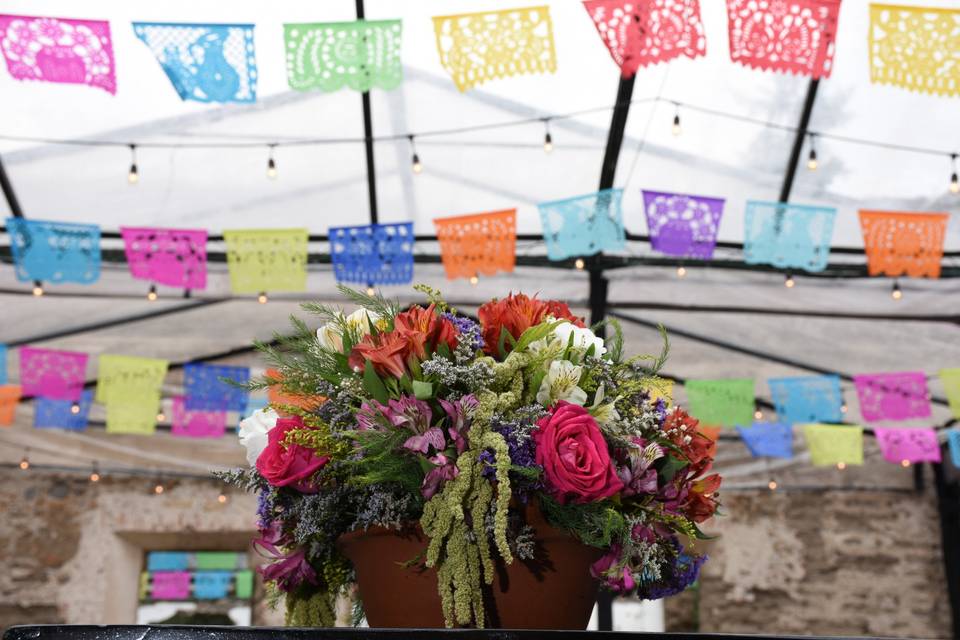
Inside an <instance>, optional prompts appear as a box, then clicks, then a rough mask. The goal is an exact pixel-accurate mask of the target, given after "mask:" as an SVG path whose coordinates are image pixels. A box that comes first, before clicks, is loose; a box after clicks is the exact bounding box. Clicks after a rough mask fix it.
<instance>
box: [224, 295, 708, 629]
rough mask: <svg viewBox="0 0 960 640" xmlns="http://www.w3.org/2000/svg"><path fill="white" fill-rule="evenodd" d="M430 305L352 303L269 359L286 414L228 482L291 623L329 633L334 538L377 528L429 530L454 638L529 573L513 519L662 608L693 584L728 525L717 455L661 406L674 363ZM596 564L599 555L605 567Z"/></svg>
mask: <svg viewBox="0 0 960 640" xmlns="http://www.w3.org/2000/svg"><path fill="white" fill-rule="evenodd" d="M417 289H418V290H419V291H421V292H422V293H424V294H425V295H426V297H427V303H426V304H427V306H425V307H424V306H418V305H415V306H412V307H410V308H408V309H407V310H402V309H401V308H400V306H399V304H398V303H396V302H395V301H390V300H387V299H385V298H383V297H381V296H379V295H376V296H368V295H365V294H363V293H360V292H355V291H352V290H350V289H346V288H343V289H341V290H342V291H343V292H344V293H345V295H346V296H348V298H349V299H350V300H351V302H353V303H354V304H355V305H357V306H358V307H359V308H358V310H357V311H354V312H353V313H350V314H349V315H345V314H344V313H343V312H342V311H341V310H339V309H334V308H330V307H328V306H325V305H321V304H307V305H304V309H305V310H306V311H308V312H311V313H313V314H315V315H317V316H319V318H320V320H321V321H322V322H323V323H324V324H323V326H321V327H320V329H319V330H317V331H316V332H314V331H313V330H312V329H311V328H309V327H308V326H307V324H306V323H304V322H302V321H300V320H297V319H294V320H293V322H294V326H295V329H296V332H295V334H294V335H293V336H287V337H281V336H278V341H277V344H275V345H274V346H268V345H263V344H261V345H258V346H259V347H260V349H261V350H262V351H263V352H264V353H265V354H266V356H267V358H268V359H269V360H270V361H271V364H272V365H273V366H274V367H275V371H277V372H278V373H277V374H274V375H273V376H268V377H266V378H264V379H262V380H259V381H258V382H256V383H254V384H253V386H254V387H258V386H259V387H265V386H278V387H279V389H280V390H282V393H283V395H284V398H285V400H284V401H283V402H280V403H276V404H274V405H272V406H271V407H270V408H267V409H264V410H261V411H258V412H257V413H255V414H254V415H253V416H252V417H250V418H248V419H246V420H244V421H243V423H242V424H241V427H240V441H241V443H242V444H243V446H244V447H246V450H247V460H248V462H249V463H250V465H251V468H250V469H243V470H237V471H235V472H231V473H230V474H224V475H225V479H228V480H231V481H233V482H235V483H237V484H239V485H241V486H243V487H244V488H246V489H248V490H252V491H256V492H257V493H258V495H259V509H258V518H259V527H260V536H259V538H258V539H257V540H255V541H254V545H255V547H256V548H257V549H258V550H259V551H260V552H261V553H262V554H264V555H266V556H267V557H268V558H270V560H271V562H269V563H268V564H266V565H265V566H264V567H263V568H262V569H261V572H262V574H263V576H264V578H265V580H266V582H267V584H268V586H270V587H271V588H272V589H273V590H274V592H275V593H276V594H277V595H278V596H281V595H282V596H285V598H286V606H287V616H288V623H290V624H296V625H300V626H332V623H333V617H334V615H333V612H334V604H335V599H336V597H337V595H338V594H340V593H343V592H344V591H345V590H347V589H348V588H349V586H350V585H351V584H352V583H353V581H354V575H353V568H352V566H351V565H350V563H349V561H348V560H347V559H346V558H345V557H344V556H343V555H342V554H341V553H340V552H339V551H338V547H337V539H338V538H339V537H340V536H342V535H343V534H346V533H348V532H351V531H355V530H358V529H366V528H369V527H373V526H382V527H390V528H395V529H403V528H404V527H411V526H417V525H419V527H420V528H421V529H422V532H423V534H424V535H425V537H426V538H427V540H428V541H429V542H428V545H427V548H426V550H425V553H424V554H423V556H422V557H421V558H416V559H411V562H419V563H422V564H424V565H426V566H427V567H433V568H435V569H436V575H437V580H438V589H439V594H440V598H441V601H442V606H443V614H444V617H445V620H446V623H447V625H448V626H453V625H476V626H480V627H482V626H483V624H484V610H483V598H482V591H481V588H482V583H481V581H484V582H486V583H487V584H489V583H490V582H491V581H492V579H493V574H494V570H495V568H494V563H495V562H504V563H510V562H512V561H513V560H514V559H515V558H519V559H522V560H528V559H531V558H532V557H533V556H535V554H536V544H535V540H533V539H532V538H533V536H532V533H531V529H530V527H529V526H527V525H526V524H525V523H524V522H523V518H522V513H523V510H522V509H521V508H520V507H521V506H522V505H524V504H531V503H532V504H535V505H537V507H538V508H539V509H540V510H541V512H542V513H543V515H544V516H545V518H546V519H547V521H548V522H549V523H550V524H551V525H552V526H554V527H557V528H560V529H562V530H565V531H568V532H569V533H570V534H571V535H573V536H575V537H576V538H578V539H579V540H580V541H581V542H582V543H583V544H585V545H590V546H593V547H597V548H599V549H601V550H602V551H603V553H602V557H601V558H600V560H598V561H597V562H596V563H595V564H594V565H593V567H592V568H591V574H592V576H593V577H594V578H595V579H597V580H600V581H601V582H602V584H603V585H605V586H606V587H607V588H609V589H611V590H613V591H615V592H617V593H621V594H635V595H636V596H637V597H639V598H645V599H653V598H661V597H664V596H668V595H672V594H675V593H678V592H680V591H682V590H683V589H685V588H686V587H688V586H689V585H690V584H692V583H693V582H694V581H695V580H696V579H697V576H698V573H699V569H700V566H701V565H702V563H703V562H704V560H705V559H706V557H705V556H703V555H697V554H696V553H694V552H693V551H692V549H691V547H692V545H693V544H694V541H695V540H696V539H698V538H701V537H702V534H701V532H700V530H699V528H698V524H699V523H701V522H703V521H704V520H706V519H707V518H710V517H711V516H712V515H713V514H714V512H715V511H716V509H717V506H718V498H717V491H718V488H719V484H720V477H719V476H718V475H717V474H712V475H706V474H707V473H708V470H709V469H710V466H711V463H712V461H713V454H714V450H715V444H714V442H713V441H712V440H711V439H710V438H708V437H707V436H705V435H703V434H702V433H700V432H699V431H698V427H697V421H696V420H694V419H693V418H691V417H690V416H689V415H688V414H687V413H685V412H684V411H683V410H682V409H680V408H677V407H670V406H669V401H668V399H666V398H664V397H661V396H660V394H659V393H658V392H657V390H658V389H662V388H663V387H664V386H665V385H664V381H663V380H662V379H661V378H658V377H657V375H656V373H657V371H658V370H659V368H660V367H661V366H662V365H663V362H664V360H665V358H666V354H667V351H668V343H667V341H666V336H665V335H664V336H663V338H664V346H663V349H662V352H661V353H660V354H659V355H656V356H636V357H632V358H627V357H625V355H624V352H623V336H622V332H621V331H620V327H619V325H617V324H616V323H615V322H613V321H608V323H606V324H608V326H607V327H605V328H609V329H610V330H611V333H612V336H611V337H610V338H609V339H607V340H604V339H602V338H600V337H598V336H597V334H596V333H595V331H597V332H598V331H599V327H595V328H594V330H591V329H590V328H587V327H585V326H584V323H583V321H582V320H581V319H580V318H577V317H575V316H574V315H573V314H572V313H571V311H570V309H569V308H568V306H567V305H566V304H564V303H563V302H558V301H552V300H539V299H537V298H536V297H530V296H526V295H523V294H516V295H509V296H507V297H506V298H504V299H501V300H492V301H490V302H488V303H486V304H484V305H483V306H481V307H480V309H479V312H478V319H479V322H478V321H475V320H473V319H472V318H470V317H467V316H465V315H462V314H460V313H458V312H457V311H456V310H455V309H453V308H450V307H449V306H448V305H447V304H446V303H445V302H444V301H443V299H442V298H441V297H440V295H439V294H438V293H437V292H436V291H434V290H432V289H429V288H428V287H423V286H420V287H417ZM598 555H599V553H598Z"/></svg>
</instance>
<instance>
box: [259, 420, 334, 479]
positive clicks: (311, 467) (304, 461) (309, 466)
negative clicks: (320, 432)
mask: <svg viewBox="0 0 960 640" xmlns="http://www.w3.org/2000/svg"><path fill="white" fill-rule="evenodd" d="M303 428H305V427H304V424H303V419H302V418H301V417H300V416H294V417H292V418H280V419H279V420H277V426H275V427H274V428H273V429H271V430H270V431H269V432H268V433H267V447H266V449H264V450H263V452H262V453H261V454H260V457H259V458H257V471H259V472H260V475H262V476H263V477H264V478H266V480H267V482H269V483H270V484H271V485H273V486H274V487H287V486H289V487H293V488H294V489H296V490H297V491H300V492H302V493H316V492H317V488H316V487H315V486H313V485H312V484H311V483H310V481H309V480H310V476H312V475H313V474H314V473H316V472H317V471H319V470H320V469H322V468H323V466H324V465H325V464H327V462H329V461H330V457H329V456H318V455H317V454H316V453H314V452H313V451H311V450H310V449H307V448H306V447H301V446H300V445H298V444H289V445H287V444H284V442H283V441H284V439H286V437H287V432H288V431H292V430H295V429H303Z"/></svg>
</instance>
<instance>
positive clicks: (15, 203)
mask: <svg viewBox="0 0 960 640" xmlns="http://www.w3.org/2000/svg"><path fill="white" fill-rule="evenodd" d="M0 189H3V197H4V198H6V199H7V205H9V207H10V213H12V214H13V217H14V218H22V217H23V209H21V208H20V201H19V200H17V193H16V192H15V191H14V190H13V183H12V182H10V176H8V175H7V169H6V168H5V167H4V166H3V158H0Z"/></svg>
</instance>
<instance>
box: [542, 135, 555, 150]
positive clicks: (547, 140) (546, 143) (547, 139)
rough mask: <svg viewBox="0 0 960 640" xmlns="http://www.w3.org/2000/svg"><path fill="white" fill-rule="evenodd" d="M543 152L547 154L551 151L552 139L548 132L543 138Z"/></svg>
mask: <svg viewBox="0 0 960 640" xmlns="http://www.w3.org/2000/svg"><path fill="white" fill-rule="evenodd" d="M543 150H544V151H546V152H547V153H550V152H551V151H553V137H552V136H551V135H550V132H549V131H547V133H546V134H545V135H544V136H543Z"/></svg>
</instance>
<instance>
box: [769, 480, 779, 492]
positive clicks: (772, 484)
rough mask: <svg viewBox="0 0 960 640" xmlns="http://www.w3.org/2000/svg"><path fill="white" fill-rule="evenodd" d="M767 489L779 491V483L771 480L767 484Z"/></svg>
mask: <svg viewBox="0 0 960 640" xmlns="http://www.w3.org/2000/svg"><path fill="white" fill-rule="evenodd" d="M767 488H768V489H770V491H776V490H777V481H776V480H771V481H770V482H768V483H767Z"/></svg>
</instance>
